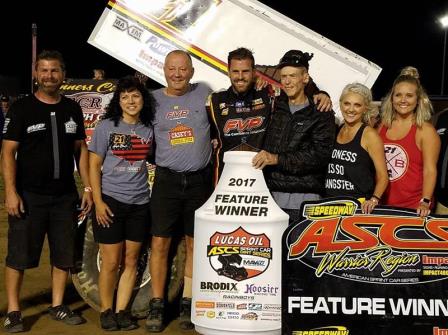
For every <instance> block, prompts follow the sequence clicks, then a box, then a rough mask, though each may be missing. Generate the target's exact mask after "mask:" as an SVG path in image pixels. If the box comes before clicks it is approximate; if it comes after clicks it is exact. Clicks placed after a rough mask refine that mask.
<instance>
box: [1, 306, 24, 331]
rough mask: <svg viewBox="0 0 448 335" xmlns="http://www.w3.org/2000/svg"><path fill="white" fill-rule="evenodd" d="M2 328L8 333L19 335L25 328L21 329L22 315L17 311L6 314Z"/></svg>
mask: <svg viewBox="0 0 448 335" xmlns="http://www.w3.org/2000/svg"><path fill="white" fill-rule="evenodd" d="M3 327H4V328H5V331H6V332H8V333H20V332H23V331H25V328H24V327H23V320H22V314H21V313H20V312H19V311H13V312H9V313H8V314H6V319H5V322H4V323H3Z"/></svg>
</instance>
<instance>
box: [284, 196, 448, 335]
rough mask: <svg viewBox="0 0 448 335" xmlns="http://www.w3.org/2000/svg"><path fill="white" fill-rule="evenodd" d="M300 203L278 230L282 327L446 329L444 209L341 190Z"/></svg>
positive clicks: (356, 333) (315, 331) (324, 332)
mask: <svg viewBox="0 0 448 335" xmlns="http://www.w3.org/2000/svg"><path fill="white" fill-rule="evenodd" d="M302 211H303V217H304V219H303V221H301V222H298V223H296V224H294V225H291V226H289V227H288V229H287V230H286V231H285V233H284V234H283V257H282V258H283V259H282V333H283V334H291V335H347V334H350V335H369V334H372V335H374V334H375V335H377V334H393V335H396V334H419V335H425V334H428V335H433V334H448V282H447V277H448V252H447V251H448V218H447V217H427V218H420V217H418V216H416V213H415V211H411V210H405V209H396V208H391V207H378V208H377V209H375V211H374V214H370V215H365V214H362V213H361V209H360V204H359V202H357V201H356V200H352V199H346V198H344V199H339V198H332V199H324V200H322V201H320V202H308V203H306V204H304V205H303V207H302Z"/></svg>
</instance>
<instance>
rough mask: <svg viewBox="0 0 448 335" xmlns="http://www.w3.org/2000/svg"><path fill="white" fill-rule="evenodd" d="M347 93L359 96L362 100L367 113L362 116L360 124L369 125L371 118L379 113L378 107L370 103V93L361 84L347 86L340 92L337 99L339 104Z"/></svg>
mask: <svg viewBox="0 0 448 335" xmlns="http://www.w3.org/2000/svg"><path fill="white" fill-rule="evenodd" d="M349 93H356V94H359V95H360V96H361V97H362V98H363V99H364V103H365V105H366V106H367V111H366V112H365V113H364V115H363V116H362V122H363V123H364V124H366V125H370V120H371V118H373V117H376V116H377V115H378V113H379V111H378V107H377V106H376V105H375V104H374V103H373V102H372V92H371V91H370V89H369V88H368V87H367V86H365V85H363V84H360V83H352V84H348V85H346V86H345V87H344V89H343V90H342V93H341V96H340V97H339V103H341V102H342V100H343V99H344V98H345V96H346V95H347V94H349Z"/></svg>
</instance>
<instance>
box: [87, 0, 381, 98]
mask: <svg viewBox="0 0 448 335" xmlns="http://www.w3.org/2000/svg"><path fill="white" fill-rule="evenodd" d="M316 15H318V14H316ZM88 42H89V43H90V44H92V45H94V46H96V47H97V48H99V49H101V50H102V51H104V52H106V53H108V54H109V55H111V56H113V57H115V58H117V59H118V60H120V61H122V62H124V63H126V64H127V65H129V66H130V67H132V68H134V69H136V70H138V71H140V72H142V73H144V74H146V75H147V76H149V77H151V78H152V79H154V80H156V81H158V82H159V83H161V84H162V85H165V84H166V82H165V78H164V75H163V62H164V59H165V56H166V55H167V53H168V52H170V51H171V50H174V49H183V50H186V51H188V52H189V53H190V54H191V56H192V57H193V63H194V67H195V77H194V80H195V81H205V82H207V83H209V84H210V86H211V87H212V88H213V89H214V90H218V89H222V88H227V87H228V86H229V85H230V82H229V79H228V77H227V55H228V53H229V51H231V50H233V49H236V48H238V47H241V46H244V47H247V48H249V49H251V50H253V51H254V54H255V59H256V63H257V64H264V65H259V66H257V69H258V70H259V71H260V72H262V73H263V74H264V75H265V76H266V78H267V79H269V78H271V79H273V80H275V79H278V76H276V71H275V67H273V66H275V65H277V64H278V61H279V59H280V58H281V57H282V56H283V54H284V53H285V52H286V51H288V50H289V49H300V50H302V51H304V52H310V53H313V54H314V58H313V59H312V61H311V62H310V73H311V76H312V77H313V79H314V80H315V82H316V83H317V84H318V85H319V87H320V88H321V89H322V90H325V91H327V92H328V93H329V94H330V96H331V97H332V98H333V105H334V106H337V105H338V104H337V103H336V102H337V101H338V99H339V95H340V92H341V91H342V88H343V87H344V86H345V85H346V84H347V83H351V82H360V83H363V84H365V85H367V86H368V87H371V86H372V85H373V83H374V82H375V80H376V78H377V77H378V75H379V74H380V72H381V68H380V67H378V66H377V65H376V64H374V63H372V62H370V61H368V60H367V59H365V58H363V57H361V56H359V55H357V54H355V53H353V52H351V51H350V50H347V49H345V48H344V47H342V46H340V45H338V44H336V43H335V42H333V41H330V40H329V39H327V38H325V37H323V36H322V35H320V34H318V33H315V32H314V31H312V30H310V29H308V28H306V27H304V26H302V25H300V24H299V23H297V22H295V21H293V20H291V19H289V18H288V17H286V16H284V15H282V14H280V13H278V12H276V11H275V10H273V9H272V8H270V7H268V6H265V5H264V4H262V3H260V2H258V1H255V0H191V1H182V0H150V1H149V0H147V1H142V0H111V1H109V3H108V7H107V8H106V9H105V10H104V12H103V14H102V15H101V17H100V19H99V21H98V22H97V24H96V26H95V28H94V30H93V31H92V33H91V35H90V37H89V40H88Z"/></svg>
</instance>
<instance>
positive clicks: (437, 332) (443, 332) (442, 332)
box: [432, 327, 448, 335]
mask: <svg viewBox="0 0 448 335" xmlns="http://www.w3.org/2000/svg"><path fill="white" fill-rule="evenodd" d="M432 335H448V329H443V328H439V327H433V328H432Z"/></svg>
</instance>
